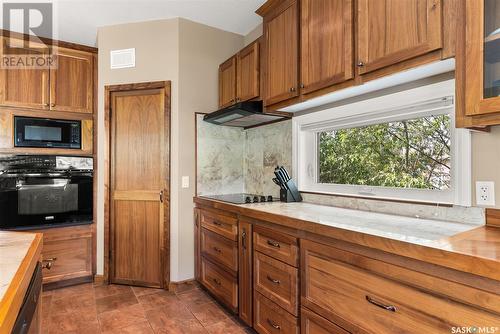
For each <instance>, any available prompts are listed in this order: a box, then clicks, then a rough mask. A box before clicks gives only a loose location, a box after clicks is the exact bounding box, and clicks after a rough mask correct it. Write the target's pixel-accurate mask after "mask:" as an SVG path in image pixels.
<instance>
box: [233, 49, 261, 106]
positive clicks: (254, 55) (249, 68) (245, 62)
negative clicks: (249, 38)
mask: <svg viewBox="0 0 500 334" xmlns="http://www.w3.org/2000/svg"><path fill="white" fill-rule="evenodd" d="M237 65H238V66H237V67H238V72H237V80H236V82H237V83H236V90H237V94H236V101H237V102H239V101H248V100H251V99H253V98H256V97H258V96H259V95H260V91H259V86H260V83H259V81H260V78H259V42H255V43H252V44H250V45H249V46H247V47H246V48H244V49H243V50H241V51H240V52H239V53H238V61H237Z"/></svg>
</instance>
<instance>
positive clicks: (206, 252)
mask: <svg viewBox="0 0 500 334" xmlns="http://www.w3.org/2000/svg"><path fill="white" fill-rule="evenodd" d="M200 245H201V253H202V254H203V256H206V257H209V258H210V259H211V260H213V261H215V262H217V263H220V264H221V265H223V266H225V267H227V268H228V269H230V270H232V271H234V273H235V274H236V273H237V271H238V246H237V244H236V243H235V242H234V241H231V240H229V239H226V238H224V237H221V236H219V235H218V234H216V233H213V232H210V231H208V230H206V229H204V228H202V229H201V243H200Z"/></svg>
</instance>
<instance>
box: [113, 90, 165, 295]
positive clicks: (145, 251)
mask: <svg viewBox="0 0 500 334" xmlns="http://www.w3.org/2000/svg"><path fill="white" fill-rule="evenodd" d="M138 85H140V84H138ZM168 88H169V87H163V88H154V89H148V88H143V89H131V90H125V91H116V92H110V100H109V103H110V109H111V110H110V125H111V135H110V158H111V161H110V215H111V217H110V241H111V245H110V250H111V252H110V257H111V259H110V281H111V283H120V284H131V285H140V286H149V287H161V288H163V287H165V286H166V284H167V283H166V282H165V281H166V279H165V276H166V275H165V273H166V272H167V275H168V259H167V254H168V252H167V249H166V242H165V240H166V238H165V236H166V235H168V214H169V210H168V207H169V206H168V201H169V196H168V189H169V187H168V180H169V157H168V155H169V149H168V148H169V128H170V125H169V113H168V105H169V101H166V99H168V98H169V96H170V92H169V91H168V92H167V91H166V90H167V89H168Z"/></svg>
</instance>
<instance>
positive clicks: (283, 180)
mask: <svg viewBox="0 0 500 334" xmlns="http://www.w3.org/2000/svg"><path fill="white" fill-rule="evenodd" d="M274 175H276V178H277V179H278V180H279V181H280V183H281V184H282V185H283V187H285V188H286V178H285V175H284V174H283V172H282V171H280V170H275V171H274ZM286 189H288V188H286Z"/></svg>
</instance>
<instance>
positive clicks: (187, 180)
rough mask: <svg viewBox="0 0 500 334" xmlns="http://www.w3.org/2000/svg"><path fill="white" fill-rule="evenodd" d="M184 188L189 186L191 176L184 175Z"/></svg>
mask: <svg viewBox="0 0 500 334" xmlns="http://www.w3.org/2000/svg"><path fill="white" fill-rule="evenodd" d="M182 188H189V176H183V177H182Z"/></svg>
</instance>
